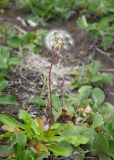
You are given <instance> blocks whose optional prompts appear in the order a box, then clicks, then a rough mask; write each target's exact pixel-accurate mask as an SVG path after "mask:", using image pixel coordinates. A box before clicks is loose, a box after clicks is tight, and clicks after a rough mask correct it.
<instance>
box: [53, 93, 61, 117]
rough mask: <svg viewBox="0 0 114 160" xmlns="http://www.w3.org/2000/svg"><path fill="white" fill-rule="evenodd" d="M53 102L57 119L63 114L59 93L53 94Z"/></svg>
mask: <svg viewBox="0 0 114 160" xmlns="http://www.w3.org/2000/svg"><path fill="white" fill-rule="evenodd" d="M52 104H53V107H54V108H53V110H52V111H53V115H54V119H55V120H57V118H58V117H59V116H60V115H61V111H62V107H61V103H60V100H59V96H58V95H53V97H52Z"/></svg>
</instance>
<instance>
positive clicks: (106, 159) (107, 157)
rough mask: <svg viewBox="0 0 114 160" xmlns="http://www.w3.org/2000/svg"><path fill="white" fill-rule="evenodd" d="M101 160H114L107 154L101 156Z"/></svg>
mask: <svg viewBox="0 0 114 160" xmlns="http://www.w3.org/2000/svg"><path fill="white" fill-rule="evenodd" d="M99 160H112V158H111V157H110V156H108V155H106V154H99Z"/></svg>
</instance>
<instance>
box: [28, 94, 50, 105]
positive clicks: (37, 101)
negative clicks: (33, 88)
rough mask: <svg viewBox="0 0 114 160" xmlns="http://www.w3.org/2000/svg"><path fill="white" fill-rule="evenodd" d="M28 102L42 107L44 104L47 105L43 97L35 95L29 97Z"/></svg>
mask: <svg viewBox="0 0 114 160" xmlns="http://www.w3.org/2000/svg"><path fill="white" fill-rule="evenodd" d="M29 103H30V104H37V105H38V106H40V107H42V106H43V107H44V106H47V103H48V102H47V101H46V100H44V99H42V98H40V97H38V96H36V97H34V98H32V99H30V100H29Z"/></svg>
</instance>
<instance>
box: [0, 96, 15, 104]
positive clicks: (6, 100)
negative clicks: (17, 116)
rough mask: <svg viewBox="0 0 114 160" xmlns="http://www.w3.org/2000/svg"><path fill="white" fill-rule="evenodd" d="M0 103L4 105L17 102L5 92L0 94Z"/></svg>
mask: <svg viewBox="0 0 114 160" xmlns="http://www.w3.org/2000/svg"><path fill="white" fill-rule="evenodd" d="M0 104H4V105H7V104H8V105H18V102H17V100H16V99H15V98H14V97H12V96H10V95H7V94H1V95H0Z"/></svg>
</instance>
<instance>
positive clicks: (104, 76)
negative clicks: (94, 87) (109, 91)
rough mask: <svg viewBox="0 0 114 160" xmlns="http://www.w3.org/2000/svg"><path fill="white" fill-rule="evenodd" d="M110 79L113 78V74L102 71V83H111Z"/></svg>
mask: <svg viewBox="0 0 114 160" xmlns="http://www.w3.org/2000/svg"><path fill="white" fill-rule="evenodd" d="M112 80H113V75H112V74H111V73H110V74H109V73H102V82H103V83H106V84H107V83H108V84H112V83H113V82H112Z"/></svg>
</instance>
